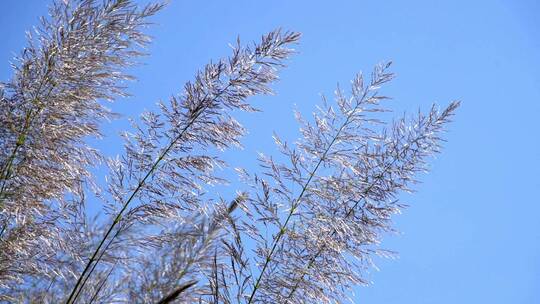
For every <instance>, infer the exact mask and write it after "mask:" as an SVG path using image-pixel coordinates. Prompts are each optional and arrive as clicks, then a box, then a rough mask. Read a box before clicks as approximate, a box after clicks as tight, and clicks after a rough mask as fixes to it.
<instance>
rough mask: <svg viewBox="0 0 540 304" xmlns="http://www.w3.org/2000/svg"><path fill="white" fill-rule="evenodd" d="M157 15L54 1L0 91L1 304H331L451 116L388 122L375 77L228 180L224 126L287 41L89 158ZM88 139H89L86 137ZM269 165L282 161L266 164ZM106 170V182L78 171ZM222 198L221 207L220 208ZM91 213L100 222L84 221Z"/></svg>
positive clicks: (235, 138)
mask: <svg viewBox="0 0 540 304" xmlns="http://www.w3.org/2000/svg"><path fill="white" fill-rule="evenodd" d="M162 8H163V5H162V4H149V5H147V6H142V7H141V6H139V5H137V4H136V3H135V2H134V1H131V0H70V1H54V2H53V3H52V5H51V7H50V14H49V16H47V17H44V18H43V19H41V22H40V24H39V26H38V27H37V28H36V31H35V32H34V33H32V34H31V35H30V34H29V35H28V44H27V46H26V47H25V48H24V49H23V51H22V52H21V53H20V54H19V56H18V57H17V58H16V60H15V63H14V64H13V76H12V78H11V80H9V81H7V82H5V83H1V84H0V301H3V302H9V303H11V302H13V303H68V304H71V303H118V302H122V303H246V304H250V303H291V304H292V303H346V302H348V301H349V299H348V296H349V295H350V292H351V290H352V288H354V287H355V286H357V285H360V284H367V283H368V279H367V278H366V270H367V269H368V268H370V267H372V264H373V262H372V258H373V257H374V256H375V255H383V256H386V255H388V254H391V252H389V251H385V250H383V249H381V248H380V246H379V244H380V240H381V236H382V235H384V234H385V233H386V232H388V231H392V229H393V228H392V222H391V218H392V215H394V214H396V213H399V212H400V210H402V209H403V208H404V207H405V206H404V204H403V203H401V202H400V200H399V196H400V193H402V192H409V191H412V190H413V188H412V187H413V186H414V184H415V183H416V182H417V180H416V178H417V175H418V173H420V172H422V171H425V170H427V163H426V162H427V161H428V160H429V157H430V156H432V155H433V154H436V153H438V152H439V150H440V148H441V142H442V139H441V133H442V132H443V131H444V129H445V127H446V125H447V124H448V122H449V121H450V119H451V117H452V115H453V113H454V111H455V109H456V108H457V107H458V105H459V103H457V102H452V103H450V105H449V106H448V107H446V108H444V109H441V110H439V109H438V108H437V107H436V106H433V108H431V109H430V110H429V111H427V112H425V113H423V112H419V113H418V114H416V115H413V116H405V117H397V118H395V119H394V120H392V121H388V120H384V119H382V118H381V116H380V113H381V112H388V111H389V107H388V105H387V103H388V102H387V99H388V97H386V96H384V95H383V94H382V93H381V92H380V90H381V87H382V86H384V85H385V84H386V83H388V82H389V81H391V80H392V78H393V77H394V75H393V74H392V73H391V72H389V68H390V64H389V63H384V64H380V65H377V66H376V67H375V68H374V70H373V72H372V73H371V74H370V75H368V76H369V77H365V76H364V75H363V74H361V73H360V74H358V75H356V76H355V77H354V79H353V80H352V82H351V85H350V87H349V88H347V89H342V88H337V89H336V91H335V95H334V97H333V98H332V99H329V100H326V99H323V100H322V102H321V104H320V106H319V107H318V108H317V109H318V110H317V112H316V113H315V114H314V116H313V117H311V118H303V117H302V116H301V115H300V114H299V113H298V114H297V119H298V123H299V125H300V130H301V138H299V139H297V140H295V141H292V142H287V141H285V140H282V139H280V138H279V137H278V136H277V135H276V136H275V137H274V140H275V143H276V145H277V146H278V147H279V151H280V153H281V155H279V156H278V157H275V156H274V157H273V156H272V155H263V154H261V155H259V157H258V158H259V164H260V167H259V170H256V171H255V172H252V171H253V170H251V171H248V170H245V169H241V168H239V169H237V172H238V175H239V176H240V179H241V181H242V183H241V185H242V186H241V188H240V189H232V188H231V189H229V190H230V191H229V192H228V193H221V194H218V193H213V194H212V195H208V193H209V192H211V191H212V189H213V188H209V187H208V186H209V185H213V184H226V182H227V181H226V180H224V179H223V178H222V177H220V176H219V175H218V174H216V169H217V168H226V167H227V163H226V162H225V161H224V159H222V158H221V157H220V155H221V151H223V150H226V149H234V148H235V147H238V146H241V141H242V136H243V135H244V134H245V133H246V130H245V129H244V128H243V127H242V125H241V124H240V123H239V122H238V121H237V120H236V119H235V118H234V117H233V115H234V113H237V112H238V111H239V110H240V111H246V112H253V111H257V109H256V108H254V107H253V105H252V104H251V103H250V97H252V96H255V95H260V94H269V93H272V89H271V86H272V84H273V83H274V82H275V81H276V80H278V72H279V71H280V70H281V69H282V68H284V67H285V63H286V61H287V60H288V58H289V57H290V56H291V55H293V54H294V53H295V52H294V49H293V46H294V45H295V44H297V43H298V41H299V39H300V34H299V33H295V32H285V31H282V30H274V31H272V32H270V33H267V34H265V35H263V36H262V38H261V40H260V41H257V42H255V43H252V44H247V45H244V44H241V43H240V41H239V40H238V41H237V42H236V43H235V44H234V45H233V48H232V52H231V54H230V55H229V56H228V57H225V58H222V59H219V60H216V61H213V62H211V63H209V64H207V65H206V66H204V67H202V68H201V69H200V70H199V72H197V73H196V75H195V76H194V78H193V80H192V81H190V82H188V83H186V84H185V85H184V87H183V88H178V90H179V91H178V92H177V93H176V94H175V95H174V96H173V97H171V98H170V99H169V100H167V101H164V102H160V103H159V109H158V110H156V111H147V112H144V113H142V114H141V117H140V119H139V120H137V121H138V123H134V124H133V128H132V129H130V130H127V132H125V133H124V134H123V138H124V143H123V147H118V156H116V157H105V156H104V155H102V154H101V153H100V151H98V150H97V149H96V148H95V147H93V146H92V145H90V144H89V139H90V138H98V139H99V138H100V137H101V132H100V127H101V126H102V125H103V124H104V123H105V122H106V121H107V120H109V119H112V118H115V117H116V116H117V115H116V113H112V112H111V111H110V110H108V108H107V107H106V104H105V102H111V101H115V100H117V99H118V98H119V97H123V96H127V92H126V88H125V87H124V85H123V83H124V81H125V80H130V79H133V76H131V75H128V74H126V73H125V72H124V71H125V70H126V68H127V67H130V66H131V65H133V64H136V63H137V62H139V61H140V57H141V55H143V54H144V47H145V46H146V45H147V44H148V43H149V41H150V39H149V37H148V36H147V35H145V34H144V29H145V27H146V26H147V25H149V18H150V17H151V16H152V15H154V14H156V13H157V12H158V11H159V10H161V9H162ZM92 142H95V141H92ZM276 159H279V160H280V161H277V160H276ZM100 163H101V164H106V166H107V168H108V169H107V170H108V172H107V176H106V183H103V182H96V177H95V176H93V175H92V174H91V173H90V172H92V169H93V168H94V167H95V166H96V164H100ZM220 197H222V198H220ZM90 208H93V209H97V208H99V209H100V210H101V212H99V215H98V216H97V217H93V216H90V215H89V212H88V211H89V209H90Z"/></svg>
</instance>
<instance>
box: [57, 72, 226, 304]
mask: <svg viewBox="0 0 540 304" xmlns="http://www.w3.org/2000/svg"><path fill="white" fill-rule="evenodd" d="M231 85H232V83H231V82H229V84H227V86H226V87H225V88H224V89H222V90H221V91H220V92H219V93H218V94H216V95H215V96H214V97H213V98H212V100H211V102H213V101H215V100H216V99H217V98H219V97H220V96H221V95H222V94H223V93H224V92H225V91H226V90H227V89H229V87H230V86H231ZM207 98H208V93H207V94H206V95H205V96H204V97H203V99H202V100H203V101H204V100H206V99H207ZM211 102H210V103H211ZM210 103H208V104H206V105H204V106H202V107H201V108H200V110H199V111H196V114H195V115H194V116H193V117H192V118H191V119H190V120H189V121H188V123H187V124H186V126H185V127H184V128H183V129H182V131H181V132H180V133H179V134H178V136H176V137H175V138H174V139H173V140H172V141H171V142H170V143H169V145H168V146H167V148H166V149H165V150H164V151H163V152H162V153H161V154H160V156H159V157H158V158H157V160H156V161H155V162H154V164H153V165H152V167H151V168H150V170H149V171H148V172H147V173H146V175H145V176H144V177H143V178H142V179H141V181H140V182H139V183H138V185H137V187H136V188H135V189H134V190H133V192H132V193H131V195H130V196H129V198H128V199H127V200H126V202H125V203H124V205H123V206H122V208H121V209H120V211H119V212H118V214H117V215H116V217H115V218H114V221H113V222H112V224H111V225H110V226H109V229H108V230H107V232H106V233H105V235H104V236H103V238H102V239H101V241H100V243H99V245H98V247H97V248H96V250H95V251H94V253H93V254H92V256H91V257H90V260H89V261H88V262H87V263H86V266H85V268H84V270H83V272H82V273H81V274H80V275H79V278H78V279H77V283H76V284H75V287H73V290H72V291H71V293H70V295H69V297H68V299H67V301H66V304H70V303H75V300H76V298H77V297H78V295H79V293H80V291H78V290H77V289H79V288H81V289H82V288H83V286H84V283H83V278H84V277H85V275H86V273H87V272H88V271H89V270H90V267H91V266H92V264H93V263H94V262H95V261H96V263H97V262H99V260H97V257H98V253H99V252H100V250H101V247H102V246H103V245H104V244H105V241H106V240H107V239H108V238H109V235H110V234H111V233H112V231H113V230H114V228H115V227H116V225H117V224H118V223H119V222H120V220H121V219H122V215H123V213H124V211H125V210H126V209H127V207H128V206H129V204H130V203H131V201H132V200H133V199H134V198H135V196H136V195H137V194H138V193H139V191H140V190H141V189H142V187H143V186H144V185H145V183H146V180H147V179H148V178H149V177H150V176H151V175H152V174H153V173H154V171H155V170H156V169H157V168H158V166H159V165H160V163H161V161H162V160H163V159H164V158H165V157H166V156H167V154H168V153H169V152H170V151H171V149H172V148H173V147H174V146H175V145H176V143H177V142H178V141H179V140H180V139H181V138H182V137H183V136H184V134H185V133H186V132H187V130H188V129H189V128H190V127H191V126H192V125H193V123H194V122H195V120H197V119H198V118H199V117H200V116H201V115H202V114H203V113H204V111H205V110H206V109H207V108H208V105H209V104H210ZM117 235H118V233H117V234H115V236H114V237H113V239H114V238H115V237H116V236H117ZM113 239H111V242H112V240H113ZM109 244H110V242H109ZM107 248H108V245H107V246H106V248H105V249H104V250H103V251H105V250H106V249H107ZM102 255H103V254H101V256H102ZM93 269H95V266H94V267H93V268H92V270H91V271H93ZM90 274H91V273H89V274H88V276H89V275H90ZM87 280H88V279H84V282H86V281H87Z"/></svg>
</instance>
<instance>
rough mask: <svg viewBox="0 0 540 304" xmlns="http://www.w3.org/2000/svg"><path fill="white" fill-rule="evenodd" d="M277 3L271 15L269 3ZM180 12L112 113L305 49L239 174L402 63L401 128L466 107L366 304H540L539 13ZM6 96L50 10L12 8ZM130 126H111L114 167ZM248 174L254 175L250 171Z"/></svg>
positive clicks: (265, 102)
mask: <svg viewBox="0 0 540 304" xmlns="http://www.w3.org/2000/svg"><path fill="white" fill-rule="evenodd" d="M267 3H270V2H267ZM271 3H272V5H269V4H268V5H264V4H262V2H257V1H247V0H245V1H175V0H171V4H170V5H169V7H168V8H167V9H166V10H165V11H163V12H162V13H160V14H159V15H158V16H157V17H156V18H154V21H155V22H156V23H157V25H156V26H153V27H152V28H151V29H150V33H151V34H152V35H153V36H154V37H155V41H154V43H153V45H152V46H151V47H150V49H149V52H150V53H151V55H150V56H149V57H146V58H144V63H145V64H144V65H141V66H139V67H136V68H135V69H134V70H133V73H134V74H135V75H136V76H138V78H139V80H138V81H137V82H135V83H132V84H130V89H129V90H130V92H131V93H132V94H133V95H134V97H132V98H130V99H129V100H126V101H121V102H120V103H119V104H117V105H116V106H115V107H114V109H115V110H116V111H119V112H122V113H125V114H126V115H128V116H129V115H137V114H138V113H139V112H140V111H141V110H142V109H144V108H149V107H153V104H154V103H155V102H156V101H157V100H158V99H165V98H167V97H168V96H170V95H171V94H174V93H178V92H180V90H181V88H182V84H183V83H184V82H185V81H187V80H190V79H191V76H192V75H193V73H194V72H195V71H196V70H197V68H199V67H201V66H203V65H204V64H205V63H206V62H207V61H208V60H210V59H216V58H219V57H222V56H225V55H228V51H229V48H228V46H227V45H228V43H231V42H233V41H234V39H235V38H236V36H237V35H240V37H241V38H242V40H243V41H246V42H247V41H250V40H254V39H258V38H259V36H260V35H261V34H262V33H265V32H267V31H269V30H271V29H273V28H275V27H282V28H284V29H291V30H295V31H300V32H302V33H303V35H304V36H303V39H302V42H301V44H300V45H298V47H297V49H298V51H299V54H298V55H296V56H295V57H294V58H293V59H292V60H291V61H290V64H289V67H288V68H287V69H286V70H285V71H283V73H282V74H281V78H282V80H281V82H280V83H279V84H278V85H276V86H275V89H276V92H277V95H276V96H270V97H260V98H256V99H254V100H253V102H254V103H255V104H256V105H257V106H259V107H260V108H262V109H263V110H264V112H263V113H258V114H255V116H250V117H245V118H244V116H242V122H243V123H244V124H245V126H246V127H247V128H248V129H250V130H251V133H250V135H249V136H248V137H247V138H246V140H245V141H244V144H245V149H244V150H243V151H241V152H237V151H235V152H234V153H229V154H228V155H227V158H228V159H229V160H230V161H231V162H232V163H233V165H240V164H244V165H245V166H247V167H252V166H253V165H254V164H255V157H256V155H255V152H256V151H265V152H270V153H271V152H272V151H275V149H274V147H273V143H272V138H271V135H272V132H273V131H276V132H277V133H278V134H280V135H281V136H282V137H283V138H287V139H289V140H294V139H295V138H296V137H297V136H298V132H297V129H298V127H297V125H296V123H295V121H294V119H293V115H292V110H293V109H294V107H295V105H296V107H297V108H298V109H299V110H300V111H302V112H304V113H306V114H309V113H310V112H311V111H313V110H314V108H315V105H316V104H317V103H318V102H319V101H320V99H319V94H320V93H326V94H327V95H331V93H332V91H333V89H334V88H335V85H336V83H337V82H340V83H342V84H344V85H346V84H348V82H349V79H351V78H352V77H353V76H354V74H355V73H356V72H358V71H360V70H364V71H369V70H370V69H371V67H372V66H373V65H374V64H376V63H378V62H380V61H384V60H389V59H391V60H393V61H394V63H395V64H394V67H393V70H394V71H395V72H396V73H397V74H398V78H397V79H396V80H395V81H394V82H393V83H392V84H390V85H389V86H387V87H386V89H385V91H384V92H385V93H386V94H387V95H390V96H393V97H394V99H395V109H396V112H397V113H396V114H398V113H401V112H403V111H405V110H407V111H415V110H416V109H417V108H418V107H421V108H423V109H427V108H428V107H429V105H430V104H431V103H432V102H437V103H439V104H441V105H446V104H448V103H449V102H450V101H451V100H454V99H459V100H461V101H462V106H461V108H460V109H459V111H458V114H457V116H456V117H455V122H454V123H453V124H452V125H451V126H450V129H449V132H448V134H447V136H446V139H447V140H448V142H447V143H446V144H445V149H444V151H443V154H441V155H439V156H438V157H437V158H436V159H434V160H433V161H432V162H431V163H432V172H431V173H430V174H428V175H423V176H422V177H421V180H422V181H423V183H422V184H421V185H419V186H418V187H417V190H418V193H416V194H414V195H405V196H404V199H405V200H406V201H407V203H409V204H410V206H411V207H410V208H409V209H407V210H406V211H405V212H404V214H403V215H400V216H398V217H396V227H397V228H398V229H399V230H400V231H401V232H402V235H399V236H387V237H386V238H385V241H384V246H385V247H386V248H389V249H393V250H396V251H398V252H399V253H400V258H399V259H398V260H396V261H385V260H379V261H378V265H379V267H380V269H381V271H380V272H376V271H374V272H373V273H371V275H370V278H371V280H372V281H373V285H371V286H369V287H365V288H364V287H362V288H358V289H356V290H355V292H356V294H357V297H356V298H355V303H400V304H403V303H540V199H539V196H538V190H540V178H539V175H538V172H539V171H540V135H539V131H540V128H539V127H538V119H539V117H540V74H539V72H538V71H540V56H539V54H540V3H539V2H535V1H526V0H524V1H519V2H518V1H510V0H508V1H497V0H491V1H481V0H480V1H465V0H460V1H445V2H443V1H416V0H410V1H397V0H388V1H373V0H370V1H367V0H364V1H352V0H351V1H319V2H317V1H295V2H293V1H284V0H283V1H272V2H271ZM0 12H1V18H0V35H1V37H2V41H3V43H2V44H0V62H1V63H3V68H1V69H0V80H2V81H6V80H8V79H9V77H10V75H11V70H10V68H9V64H8V61H9V60H10V59H11V58H12V56H13V54H14V53H15V52H18V51H19V50H20V49H21V48H22V47H23V46H24V31H25V30H28V29H30V28H31V26H32V25H33V24H35V23H36V21H37V17H38V16H39V15H42V14H44V13H46V8H45V5H44V3H43V1H38V0H32V1H30V0H29V1H19V0H7V1H2V2H1V3H0ZM122 126H123V125H122V123H115V124H111V125H107V126H105V127H106V129H105V133H106V134H108V135H110V136H109V137H108V138H107V139H105V141H104V143H103V144H102V145H101V148H102V149H103V150H104V151H105V152H106V153H109V154H112V153H119V152H120V150H117V149H112V148H111V147H114V146H115V144H117V143H118V142H117V141H116V137H115V134H116V133H117V131H118V130H120V129H121V128H122ZM246 160H247V161H246Z"/></svg>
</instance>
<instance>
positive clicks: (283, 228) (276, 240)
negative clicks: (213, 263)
mask: <svg viewBox="0 0 540 304" xmlns="http://www.w3.org/2000/svg"><path fill="white" fill-rule="evenodd" d="M365 95H366V93H364V96H363V97H362V99H361V100H363V98H364V97H365ZM359 106H360V102H359V103H357V104H356V106H355V107H354V109H353V110H351V112H350V114H349V115H347V119H346V120H345V122H344V123H343V124H342V125H341V127H340V128H339V130H338V131H337V133H336V134H335V135H334V137H333V138H332V141H331V142H330V144H329V145H328V146H327V147H326V150H325V151H324V153H323V155H322V156H321V158H319V161H318V162H317V165H316V166H315V168H314V169H313V170H312V171H311V172H310V174H309V178H308V179H307V181H306V183H305V184H304V186H303V187H302V191H301V192H300V194H299V195H298V197H297V198H296V200H295V201H294V203H293V204H292V205H291V210H290V211H289V214H288V215H287V218H286V219H285V223H283V225H281V227H280V228H279V232H278V234H277V235H276V237H275V238H274V241H273V244H272V248H271V249H270V253H269V254H268V255H267V256H266V259H265V262H264V264H263V268H262V269H261V272H260V273H259V276H258V278H257V281H256V282H255V285H254V287H253V291H252V292H251V295H250V297H249V300H248V304H250V303H251V302H253V299H254V297H255V293H256V292H257V290H258V288H259V285H260V283H261V279H262V277H263V275H264V272H265V271H266V268H267V267H268V265H269V264H270V261H271V260H272V256H273V254H274V252H275V251H276V248H277V246H278V243H279V241H280V240H281V238H282V237H283V235H284V234H285V232H286V228H287V225H288V224H289V221H290V220H291V218H292V216H293V215H294V213H295V211H296V209H297V208H298V206H299V205H300V203H301V200H302V198H303V196H304V193H305V192H306V191H307V188H308V186H309V184H310V182H311V180H312V179H313V177H314V176H315V173H316V172H317V170H318V169H319V166H320V165H321V164H322V162H323V161H324V160H325V159H326V155H327V154H328V152H329V151H330V148H331V147H332V146H333V145H334V143H335V142H336V140H337V139H338V137H339V135H340V134H341V132H342V131H343V129H344V128H345V127H346V126H347V125H348V124H349V121H350V119H351V117H352V116H353V115H354V113H355V112H356V110H357V109H358V107H359Z"/></svg>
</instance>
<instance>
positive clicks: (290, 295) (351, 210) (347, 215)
mask: <svg viewBox="0 0 540 304" xmlns="http://www.w3.org/2000/svg"><path fill="white" fill-rule="evenodd" d="M419 138H420V137H418V138H416V139H415V140H414V141H417V140H418V139H419ZM410 147H411V145H409V146H407V147H406V149H405V151H407V150H409V149H410ZM397 160H398V159H397V157H396V158H394V159H393V160H392V162H391V163H390V164H388V165H386V166H385V168H384V170H383V172H381V173H379V174H378V175H377V176H376V180H378V179H380V178H382V177H383V176H384V174H386V172H388V170H389V169H390V168H391V167H392V166H393V165H394V164H395V163H396V161H397ZM375 186H376V182H373V183H371V185H369V187H368V188H367V189H366V190H364V191H363V195H364V196H362V197H361V198H360V199H358V200H356V201H355V203H354V205H353V206H352V207H351V208H349V211H348V212H347V214H346V215H345V217H344V219H346V218H348V217H349V216H351V214H352V213H353V211H354V210H355V209H356V207H357V206H358V204H360V202H361V201H362V200H363V199H365V195H367V194H368V193H369V192H370V191H371V189H372V188H373V187H375ZM336 233H337V230H336V229H335V228H334V229H333V230H332V233H330V235H329V236H327V237H325V238H332V237H334V236H335V235H336ZM325 248H326V244H323V245H322V246H321V247H320V248H319V250H317V252H316V253H315V255H313V256H312V257H311V258H310V259H309V262H308V264H307V265H306V267H304V269H303V270H302V274H301V275H300V278H299V279H298V280H296V283H295V285H294V287H293V288H292V289H291V291H290V292H289V295H288V296H287V299H291V298H292V296H293V294H294V292H295V291H296V290H297V289H298V287H299V285H300V282H301V281H303V280H304V277H305V276H306V274H307V271H308V270H309V269H310V268H311V267H312V266H313V263H315V260H316V259H317V258H318V257H319V256H320V255H321V254H322V252H323V250H324V249H325Z"/></svg>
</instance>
